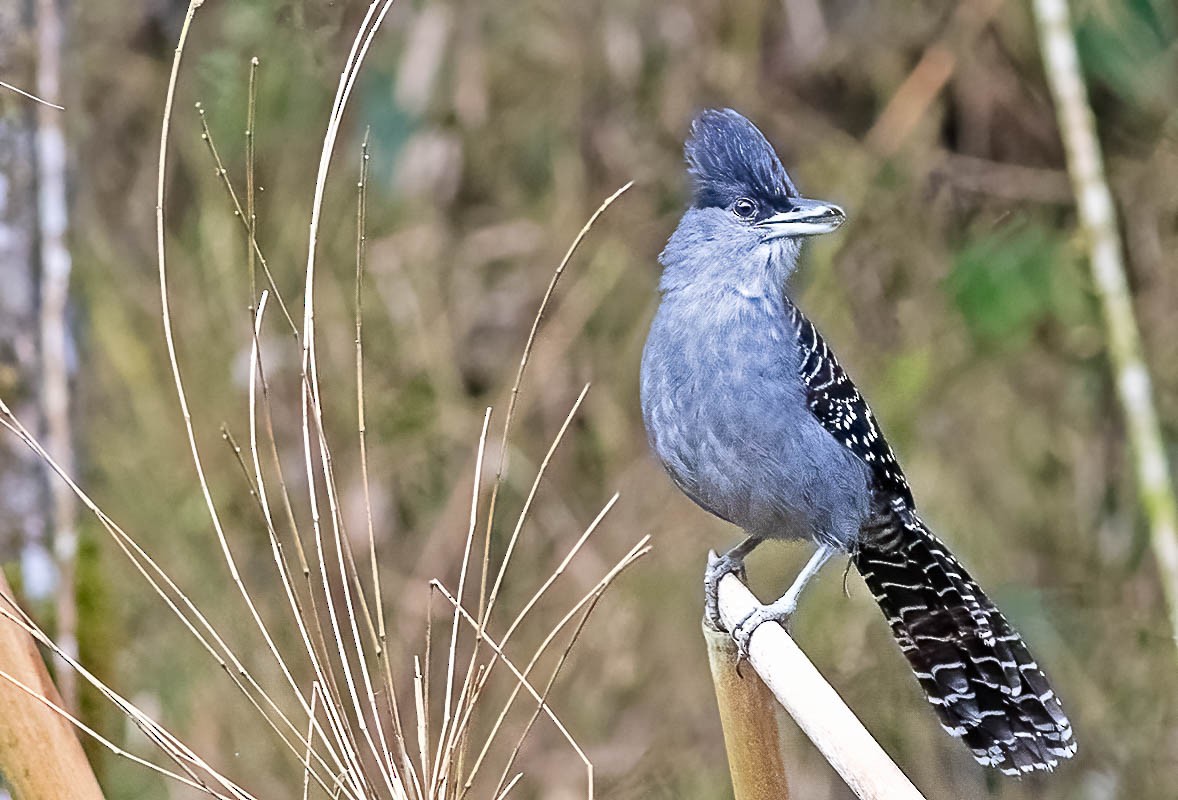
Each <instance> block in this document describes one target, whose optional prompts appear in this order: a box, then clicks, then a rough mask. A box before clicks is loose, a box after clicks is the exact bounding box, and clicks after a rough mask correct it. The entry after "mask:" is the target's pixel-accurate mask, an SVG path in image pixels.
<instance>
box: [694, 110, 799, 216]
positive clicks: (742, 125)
mask: <svg viewBox="0 0 1178 800" xmlns="http://www.w3.org/2000/svg"><path fill="white" fill-rule="evenodd" d="M684 154H685V156H686V158H687V167H688V172H689V173H690V174H691V177H692V178H693V180H694V182H695V199H696V202H697V203H698V204H699V205H702V206H709V205H722V206H726V205H728V204H729V203H731V202H732V201H733V200H735V199H737V198H738V197H742V196H747V195H750V194H751V195H756V197H757V199H764V200H770V201H771V200H774V199H778V198H784V197H795V196H797V193H798V190H797V188H796V187H794V184H793V181H791V180H790V179H789V174H788V173H787V172H786V171H785V167H784V166H782V164H781V159H779V158H778V157H777V153H776V152H775V151H774V150H773V145H771V144H769V142H768V140H767V139H765V136H764V134H762V133H761V131H759V130H758V129H757V126H756V125H754V124H753V123H751V122H749V121H748V120H747V119H745V118H744V117H743V116H741V115H740V114H738V113H737V112H735V111H733V110H732V109H730V108H725V109H708V110H706V111H703V112H701V113H700V114H699V116H697V117H696V118H695V120H694V121H693V122H692V123H691V136H690V137H689V138H688V140H687V145H686V147H685V148H684Z"/></svg>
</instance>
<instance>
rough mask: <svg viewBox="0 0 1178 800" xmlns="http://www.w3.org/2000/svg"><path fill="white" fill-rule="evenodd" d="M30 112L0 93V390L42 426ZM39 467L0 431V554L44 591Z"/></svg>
mask: <svg viewBox="0 0 1178 800" xmlns="http://www.w3.org/2000/svg"><path fill="white" fill-rule="evenodd" d="M25 8H26V5H25V3H24V2H22V0H0V74H2V75H4V76H5V78H7V79H8V80H9V82H11V83H14V84H17V85H23V86H26V87H27V86H30V85H31V81H30V80H29V79H30V78H31V77H32V75H33V63H34V49H33V38H32V35H31V30H30V27H29V19H28V17H27V15H26V13H25ZM35 139H36V114H35V112H34V110H33V104H32V103H31V101H29V100H27V99H25V98H23V97H21V96H19V95H17V94H14V93H11V92H3V93H0V286H3V291H0V393H2V394H3V396H4V397H5V398H6V399H7V401H8V403H9V405H10V406H11V407H12V409H13V411H14V412H15V413H16V414H17V415H18V416H20V418H21V419H22V420H23V421H24V423H25V425H27V426H28V427H29V429H30V430H34V431H40V430H41V429H43V427H44V426H43V424H42V417H41V410H40V407H39V403H38V396H39V392H38V385H37V381H38V375H39V360H40V345H39V342H38V336H37V331H38V328H39V319H38V306H39V303H38V292H39V284H38V275H37V260H38V259H37V249H38V235H37V180H36V171H37V167H36V165H37V158H36V150H35ZM49 528H50V523H49V503H48V493H47V490H46V481H45V471H44V469H43V468H42V466H41V464H39V463H38V461H37V459H36V458H35V457H34V456H33V454H32V452H30V451H29V450H28V449H27V448H26V447H25V446H24V445H22V444H20V443H19V442H18V441H17V440H16V439H15V438H14V437H11V436H4V437H0V560H2V561H10V560H13V559H16V558H19V560H20V563H21V572H20V574H21V581H22V587H23V590H24V593H25V595H26V596H27V597H29V598H30V599H32V600H34V601H37V602H41V601H45V600H47V599H48V598H49V597H51V595H52V592H53V589H54V585H55V583H56V570H55V568H54V565H53V560H52V558H51V557H50V554H49V546H48V536H49Z"/></svg>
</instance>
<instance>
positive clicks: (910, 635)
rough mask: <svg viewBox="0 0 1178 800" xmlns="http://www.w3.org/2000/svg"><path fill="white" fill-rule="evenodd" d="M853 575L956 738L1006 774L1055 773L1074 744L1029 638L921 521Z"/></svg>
mask: <svg viewBox="0 0 1178 800" xmlns="http://www.w3.org/2000/svg"><path fill="white" fill-rule="evenodd" d="M854 563H855V567H856V568H857V569H858V570H859V572H860V574H862V576H863V579H864V581H866V583H867V586H868V588H869V589H870V590H871V593H872V594H873V595H874V596H875V599H876V601H877V602H878V603H879V606H880V608H881V609H882V610H883V612H884V616H886V617H887V619H888V623H889V624H890V625H891V627H892V633H893V635H894V636H895V637H896V642H897V644H899V645H900V649H901V650H902V651H903V652H904V656H905V657H906V658H907V659H908V663H909V664H910V665H911V667H912V671H913V672H914V673H915V674H916V677H917V679H918V680H919V681H920V686H921V688H922V689H923V690H924V693H925V695H926V696H927V698H928V700H929V702H930V703H931V704H932V705H933V707H934V709H935V710H936V712H937V716H938V717H940V720H941V725H942V726H943V727H944V728H945V730H946V731H948V732H949V733H950V734H951V735H953V736H956V737H960V738H961V739H962V740H963V741H964V742H965V744H966V745H967V746H968V747H969V748H970V750H971V751H973V755H974V758H976V759H977V760H978V762H979V763H981V764H983V765H985V766H991V767H996V768H998V769H1000V770H1001V771H1002V772H1003V773H1005V774H1007V775H1019V774H1023V773H1028V772H1032V771H1034V770H1051V769H1053V768H1054V767H1055V766H1056V765H1057V764H1058V763H1059V761H1060V760H1061V759H1066V758H1070V757H1071V756H1072V755H1073V754H1075V752H1076V742H1075V740H1074V738H1073V736H1072V727H1071V723H1069V722H1068V718H1067V716H1066V715H1065V714H1064V711H1063V707H1062V706H1061V705H1060V702H1059V698H1057V697H1056V695H1055V692H1054V691H1053V690H1052V688H1051V686H1050V684H1048V682H1047V677H1046V676H1045V675H1044V674H1043V672H1042V670H1040V669H1039V666H1038V665H1037V664H1036V663H1035V660H1034V659H1033V658H1032V657H1031V654H1030V652H1028V650H1027V646H1026V645H1025V644H1024V643H1023V640H1022V638H1021V637H1020V636H1019V635H1018V634H1017V633H1016V632H1015V631H1014V630H1013V629H1012V628H1011V627H1010V624H1009V623H1007V621H1006V619H1005V618H1004V617H1003V616H1002V612H1001V611H999V610H998V608H997V607H996V606H995V605H994V604H993V603H991V602H990V599H989V598H988V597H986V595H985V593H984V592H983V591H982V590H981V588H980V587H979V586H978V585H977V583H975V582H974V580H973V579H972V578H971V577H970V576H969V573H968V572H966V571H965V569H964V568H963V567H962V566H961V564H960V563H959V562H958V561H957V559H956V558H954V557H953V554H952V553H950V552H949V550H948V548H947V547H945V545H944V544H942V543H941V541H940V540H938V539H937V537H936V536H934V535H933V534H932V532H931V531H929V530H928V528H927V527H926V526H925V525H924V523H923V522H921V521H920V520H919V519H917V518H915V517H912V518H910V520H909V521H908V523H907V524H905V526H904V529H903V531H902V534H901V535H900V537H899V541H897V542H894V543H888V545H885V546H880V545H876V546H873V545H871V544H867V543H864V544H860V546H859V548H858V550H857V552H856V553H855V554H854Z"/></svg>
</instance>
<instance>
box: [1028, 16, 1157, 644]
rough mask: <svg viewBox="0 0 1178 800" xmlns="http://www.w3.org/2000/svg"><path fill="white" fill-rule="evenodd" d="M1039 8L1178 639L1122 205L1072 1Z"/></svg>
mask: <svg viewBox="0 0 1178 800" xmlns="http://www.w3.org/2000/svg"><path fill="white" fill-rule="evenodd" d="M1033 7H1034V12H1035V24H1036V26H1037V27H1038V29H1039V43H1040V48H1041V49H1042V51H1043V69H1044V71H1045V72H1046V74H1047V83H1048V85H1049V86H1050V87H1051V95H1052V97H1053V98H1054V99H1055V114H1056V117H1057V119H1058V121H1059V133H1060V136H1061V137H1062V138H1063V144H1064V149H1065V150H1066V151H1067V160H1068V174H1069V175H1070V176H1071V179H1072V188H1073V191H1074V192H1075V195H1076V210H1077V212H1078V216H1079V218H1080V224H1081V226H1082V227H1083V230H1084V234H1085V237H1086V239H1087V244H1088V263H1089V267H1090V268H1091V269H1092V282H1093V284H1094V285H1095V287H1096V293H1097V295H1098V296H1099V297H1100V304H1101V307H1102V308H1103V309H1104V321H1105V327H1106V328H1107V330H1108V356H1109V362H1110V366H1111V367H1112V370H1113V373H1114V377H1115V378H1116V385H1117V395H1118V397H1119V398H1120V401H1121V407H1122V409H1123V410H1124V414H1125V427H1126V428H1127V429H1128V431H1129V441H1130V443H1131V444H1132V447H1133V454H1134V460H1135V464H1134V466H1135V467H1136V471H1137V491H1138V493H1139V494H1140V496H1141V505H1142V508H1143V510H1144V511H1145V517H1146V519H1147V520H1148V522H1149V534H1150V535H1149V541H1150V544H1151V545H1152V546H1153V555H1154V561H1155V562H1156V564H1157V570H1158V579H1159V580H1160V582H1161V585H1162V593H1163V595H1164V596H1165V599H1166V606H1167V610H1168V611H1169V614H1170V631H1171V634H1172V635H1173V637H1174V640H1175V642H1178V500H1176V499H1175V497H1174V488H1173V483H1172V482H1171V476H1170V464H1169V462H1168V461H1167V460H1166V449H1165V444H1164V442H1163V441H1162V430H1161V426H1160V425H1159V424H1158V415H1157V410H1156V409H1155V408H1154V403H1153V388H1152V385H1151V381H1150V377H1149V368H1148V367H1147V366H1146V363H1145V355H1144V350H1143V348H1142V346H1141V333H1140V331H1139V330H1138V327H1137V317H1136V316H1135V315H1134V313H1133V299H1132V298H1131V297H1130V295H1129V281H1128V280H1127V278H1126V277H1125V265H1124V262H1123V260H1122V258H1121V236H1120V233H1119V232H1118V230H1117V212H1116V205H1115V204H1114V203H1113V196H1112V192H1110V191H1109V188H1108V181H1107V180H1106V179H1105V175H1104V160H1103V159H1102V158H1101V155H1100V141H1099V140H1098V139H1097V136H1096V118H1095V116H1094V115H1093V113H1092V107H1091V105H1089V103H1088V90H1087V88H1086V87H1085V85H1084V77H1083V74H1082V72H1081V69H1080V57H1079V54H1078V53H1077V52H1076V39H1075V36H1074V35H1073V34H1072V23H1071V18H1070V15H1069V13H1068V4H1067V0H1035V2H1034V4H1033Z"/></svg>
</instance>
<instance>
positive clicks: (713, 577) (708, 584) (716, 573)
mask: <svg viewBox="0 0 1178 800" xmlns="http://www.w3.org/2000/svg"><path fill="white" fill-rule="evenodd" d="M737 549H738V548H733V549H732V550H729V551H728V552H727V553H725V554H724V555H717V553H716V551H715V550H710V551H708V566H707V569H706V570H705V571H704V621H705V622H707V624H708V626H709V627H710V628H711V629H712V630H715V631H722V632H726V631H725V628H724V622H723V621H722V620H721V619H720V580H721V579H722V578H723V577H724V576H725V575H727V574H728V573H730V572H731V573H733V574H735V575H736V577H738V578H740V579H741V580H742V581H743V580H745V572H744V556H745V554H744V553H736V552H735V551H736V550H737Z"/></svg>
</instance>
